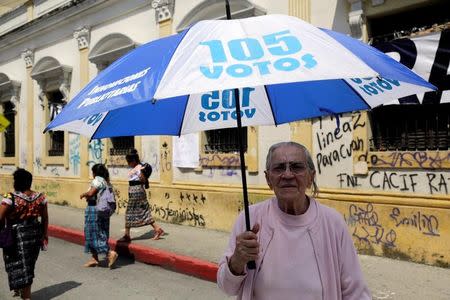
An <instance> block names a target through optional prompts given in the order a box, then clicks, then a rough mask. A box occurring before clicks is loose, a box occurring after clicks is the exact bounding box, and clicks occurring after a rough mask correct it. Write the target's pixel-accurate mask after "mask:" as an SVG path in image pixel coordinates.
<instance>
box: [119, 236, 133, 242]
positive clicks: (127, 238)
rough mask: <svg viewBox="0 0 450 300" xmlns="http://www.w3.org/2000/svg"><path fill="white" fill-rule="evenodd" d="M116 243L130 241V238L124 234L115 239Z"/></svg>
mask: <svg viewBox="0 0 450 300" xmlns="http://www.w3.org/2000/svg"><path fill="white" fill-rule="evenodd" d="M117 242H118V243H131V238H130V236H129V235H126V234H125V235H124V236H123V237H121V238H120V239H118V240H117Z"/></svg>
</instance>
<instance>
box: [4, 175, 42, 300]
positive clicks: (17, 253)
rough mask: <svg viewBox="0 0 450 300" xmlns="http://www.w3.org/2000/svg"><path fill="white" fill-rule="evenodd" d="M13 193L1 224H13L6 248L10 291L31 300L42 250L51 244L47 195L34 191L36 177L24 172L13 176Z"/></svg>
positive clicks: (6, 199) (5, 257)
mask: <svg viewBox="0 0 450 300" xmlns="http://www.w3.org/2000/svg"><path fill="white" fill-rule="evenodd" d="M13 179H14V192H12V193H8V194H6V195H5V197H2V200H1V205H0V223H1V224H2V225H3V224H4V222H6V223H7V224H8V225H12V233H13V245H12V246H10V247H7V248H3V260H4V261H5V269H6V272H7V273H8V282H9V289H10V290H11V291H15V292H17V291H20V294H21V296H22V299H31V285H32V284H33V278H34V267H35V265H36V261H37V259H38V256H39V251H40V249H41V248H43V249H46V247H47V244H48V234H47V232H48V211H47V199H46V197H45V195H44V194H42V193H39V192H36V191H33V190H31V184H32V181H33V175H32V174H31V173H30V172H28V171H27V170H24V169H20V168H19V169H17V170H16V171H15V172H14V173H13Z"/></svg>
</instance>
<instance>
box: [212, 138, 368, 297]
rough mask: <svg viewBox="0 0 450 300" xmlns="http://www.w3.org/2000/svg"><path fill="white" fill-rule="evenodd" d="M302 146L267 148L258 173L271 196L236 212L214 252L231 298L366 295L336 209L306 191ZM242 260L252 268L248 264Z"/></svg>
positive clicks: (307, 167) (309, 168)
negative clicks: (218, 252) (221, 248)
mask: <svg viewBox="0 0 450 300" xmlns="http://www.w3.org/2000/svg"><path fill="white" fill-rule="evenodd" d="M315 174H316V171H315V167H314V163H313V161H312V158H311V155H310V154H309V152H308V151H307V149H306V148H305V147H304V146H303V145H300V144H298V143H295V142H282V143H278V144H275V145H273V146H272V147H271V148H270V149H269V153H268V154H267V161H266V171H265V175H266V181H267V184H268V185H269V187H270V188H271V189H272V190H274V193H275V197H273V198H271V199H268V200H266V201H263V202H261V203H258V204H255V205H252V206H250V221H251V222H252V223H253V225H252V230H251V231H245V220H244V215H243V214H242V213H241V214H240V215H239V217H238V219H237V221H236V224H235V226H234V228H233V231H232V233H231V238H230V241H229V245H228V249H227V250H226V252H225V254H224V256H223V257H222V259H221V260H220V263H219V270H218V274H217V281H218V285H219V287H220V288H221V289H222V290H223V291H224V292H225V293H227V294H228V295H237V296H238V299H283V300H285V299H329V300H336V299H354V300H362V299H371V296H370V293H369V290H368V288H367V286H366V284H365V282H364V279H363V275H362V272H361V269H360V265H359V261H358V256H357V253H356V250H355V248H354V245H353V241H352V239H351V236H350V234H349V233H348V229H347V225H346V223H345V221H344V219H343V217H342V216H341V215H340V214H339V213H338V212H336V211H335V210H334V209H332V208H329V207H327V206H324V205H322V204H320V203H319V202H317V201H316V200H315V199H314V198H313V197H310V196H307V195H306V191H307V190H308V189H309V188H311V187H312V191H313V195H316V194H317V185H316V182H315ZM249 261H255V262H256V269H254V270H253V269H248V268H247V266H246V265H247V263H248V262H249Z"/></svg>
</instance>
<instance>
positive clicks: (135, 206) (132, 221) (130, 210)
mask: <svg viewBox="0 0 450 300" xmlns="http://www.w3.org/2000/svg"><path fill="white" fill-rule="evenodd" d="M154 222H155V220H153V218H152V215H151V214H150V205H149V204H148V201H147V194H146V193H145V189H144V186H143V185H133V186H129V187H128V205H127V210H126V211H125V227H126V228H131V227H141V226H145V225H151V224H153V223H154Z"/></svg>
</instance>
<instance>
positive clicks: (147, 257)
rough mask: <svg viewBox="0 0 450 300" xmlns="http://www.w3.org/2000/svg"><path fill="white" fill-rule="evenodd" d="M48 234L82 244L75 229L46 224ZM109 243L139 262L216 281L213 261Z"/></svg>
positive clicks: (143, 247)
mask: <svg viewBox="0 0 450 300" xmlns="http://www.w3.org/2000/svg"><path fill="white" fill-rule="evenodd" d="M48 234H49V236H51V237H54V238H58V239H62V240H65V241H68V242H71V243H74V244H79V245H84V233H83V232H81V231H78V230H75V229H70V228H66V227H61V226H57V225H48ZM109 244H110V246H111V248H112V249H116V251H117V252H118V253H119V254H124V253H126V254H127V255H132V256H134V258H135V260H137V261H139V262H143V263H146V264H152V265H158V266H161V267H163V268H166V269H169V270H172V271H175V272H178V273H183V274H186V275H190V276H195V277H197V278H200V279H204V280H208V281H212V282H216V281H217V269H218V265H217V264H215V263H212V262H209V261H204V260H201V259H198V258H195V257H190V256H185V255H180V254H176V253H173V252H170V251H165V250H161V249H156V248H152V247H148V246H142V245H138V244H133V243H130V244H128V243H117V240H113V239H109Z"/></svg>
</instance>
